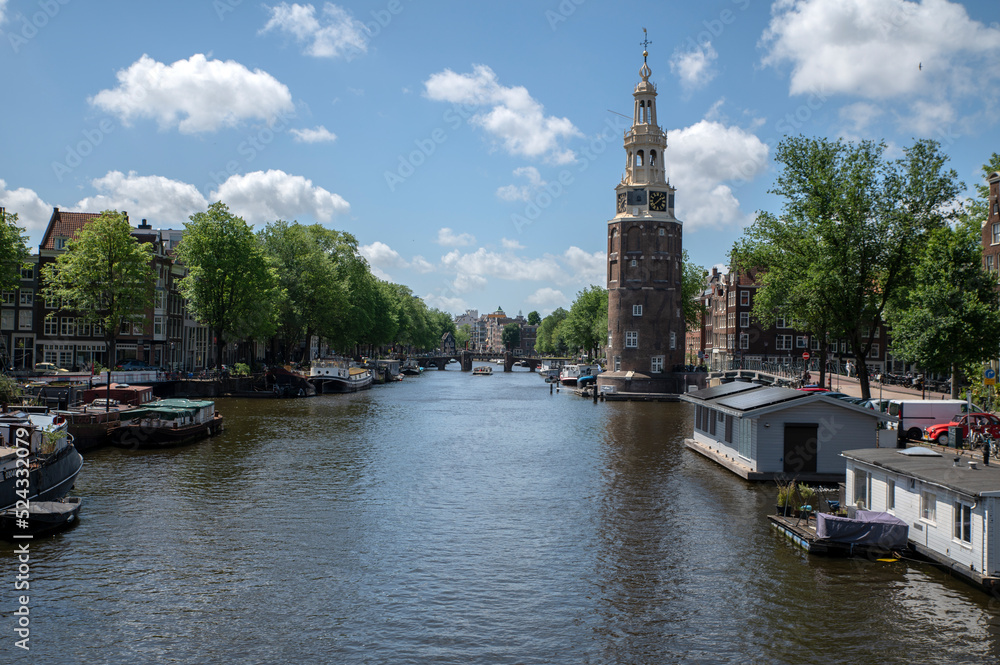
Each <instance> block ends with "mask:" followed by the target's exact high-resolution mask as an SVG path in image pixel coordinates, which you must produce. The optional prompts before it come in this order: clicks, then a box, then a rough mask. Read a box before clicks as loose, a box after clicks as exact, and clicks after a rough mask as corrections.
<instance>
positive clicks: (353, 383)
mask: <svg viewBox="0 0 1000 665" xmlns="http://www.w3.org/2000/svg"><path fill="white" fill-rule="evenodd" d="M372 380H373V376H372V371H371V370H370V369H365V368H364V367H357V366H355V365H354V364H353V363H351V361H350V360H348V359H346V358H326V359H321V360H314V361H313V362H312V365H311V366H310V367H309V382H310V383H312V384H313V386H314V387H315V388H316V392H317V393H353V392H357V391H359V390H368V389H369V388H371V387H372Z"/></svg>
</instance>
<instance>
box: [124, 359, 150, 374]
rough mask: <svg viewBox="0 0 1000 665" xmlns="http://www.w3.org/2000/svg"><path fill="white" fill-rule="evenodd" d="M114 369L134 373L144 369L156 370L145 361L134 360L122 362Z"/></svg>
mask: <svg viewBox="0 0 1000 665" xmlns="http://www.w3.org/2000/svg"><path fill="white" fill-rule="evenodd" d="M116 369H120V370H122V371H125V372H134V371H136V370H144V369H156V368H155V367H153V366H152V365H150V364H149V363H147V362H146V361H145V360H136V359H135V358H130V359H128V360H123V361H122V362H120V363H119V364H118V367H117V368H116Z"/></svg>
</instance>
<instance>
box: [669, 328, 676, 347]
mask: <svg viewBox="0 0 1000 665" xmlns="http://www.w3.org/2000/svg"><path fill="white" fill-rule="evenodd" d="M676 348H677V333H676V332H674V331H673V330H671V331H670V349H671V350H673V349H676Z"/></svg>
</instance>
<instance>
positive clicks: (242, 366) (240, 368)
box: [232, 363, 250, 376]
mask: <svg viewBox="0 0 1000 665" xmlns="http://www.w3.org/2000/svg"><path fill="white" fill-rule="evenodd" d="M232 374H233V376H250V365H247V364H246V363H236V364H235V365H233V370H232Z"/></svg>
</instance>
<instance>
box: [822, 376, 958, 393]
mask: <svg viewBox="0 0 1000 665" xmlns="http://www.w3.org/2000/svg"><path fill="white" fill-rule="evenodd" d="M813 376H814V377H815V378H816V379H817V380H819V376H817V373H816V372H813ZM826 380H827V383H826V384H825V385H824V388H830V389H831V390H833V391H836V392H841V393H844V394H845V395H850V396H851V397H861V381H860V380H859V379H858V378H857V377H853V378H852V377H848V376H846V375H844V374H833V375H830V374H828V375H827V376H826ZM869 388H870V390H871V397H872V398H873V399H874V398H882V399H951V396H950V395H949V394H948V393H939V392H935V391H933V390H926V391H924V392H923V393H921V391H919V390H914V389H913V388H907V387H904V386H895V385H888V384H886V385H882V384H879V383H877V382H876V381H875V380H874V379H870V380H869Z"/></svg>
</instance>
